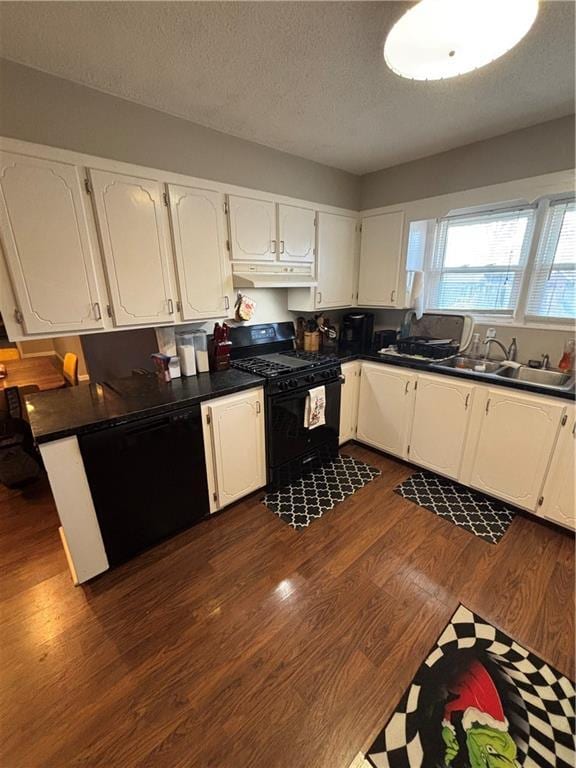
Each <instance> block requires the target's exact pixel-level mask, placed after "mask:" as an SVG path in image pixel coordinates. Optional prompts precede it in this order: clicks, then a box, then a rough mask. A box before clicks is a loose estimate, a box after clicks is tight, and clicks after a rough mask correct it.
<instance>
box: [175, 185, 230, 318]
mask: <svg viewBox="0 0 576 768" xmlns="http://www.w3.org/2000/svg"><path fill="white" fill-rule="evenodd" d="M168 190H169V192H168V195H169V200H170V213H171V217H172V234H173V237H174V251H175V254H176V267H177V274H178V284H179V288H180V311H181V315H182V319H183V320H201V319H204V318H210V317H224V316H226V315H227V312H228V310H229V309H230V297H231V293H232V276H231V271H230V262H229V260H228V253H227V252H226V219H225V215H224V195H223V194H222V193H221V192H214V191H212V190H207V189H195V188H193V187H182V186H175V185H172V184H170V185H169V186H168Z"/></svg>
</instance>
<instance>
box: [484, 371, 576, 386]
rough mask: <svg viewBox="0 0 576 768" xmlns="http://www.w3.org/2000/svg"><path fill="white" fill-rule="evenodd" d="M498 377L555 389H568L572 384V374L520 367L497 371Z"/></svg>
mask: <svg viewBox="0 0 576 768" xmlns="http://www.w3.org/2000/svg"><path fill="white" fill-rule="evenodd" d="M497 375H498V376H502V377H503V378H506V379H514V380H515V381H523V382H526V383H527V384H537V385H538V386H541V387H555V388H557V389H569V388H570V387H571V386H572V385H573V384H574V374H573V373H564V372H563V371H551V370H548V369H547V368H530V367H529V366H527V365H521V366H520V367H519V368H503V369H502V370H501V371H498V373H497Z"/></svg>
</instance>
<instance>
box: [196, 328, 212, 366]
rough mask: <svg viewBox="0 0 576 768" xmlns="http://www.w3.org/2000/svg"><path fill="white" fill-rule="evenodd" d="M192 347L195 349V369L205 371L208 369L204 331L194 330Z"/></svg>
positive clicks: (206, 339)
mask: <svg viewBox="0 0 576 768" xmlns="http://www.w3.org/2000/svg"><path fill="white" fill-rule="evenodd" d="M194 349H195V350H196V370H197V371H198V373H205V372H206V371H209V370H210V360H209V358H208V335H207V334H206V331H194Z"/></svg>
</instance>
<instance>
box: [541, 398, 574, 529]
mask: <svg viewBox="0 0 576 768" xmlns="http://www.w3.org/2000/svg"><path fill="white" fill-rule="evenodd" d="M563 421H564V423H563V424H562V428H561V430H560V435H559V436H558V442H557V443H556V448H555V450H554V453H553V454H552V460H551V462H550V469H549V470H548V475H547V477H546V482H545V483H544V489H543V491H542V496H541V506H539V507H538V509H537V511H538V514H540V515H542V517H545V518H546V519H547V520H552V522H554V523H560V524H561V525H565V526H566V527H567V528H571V529H572V530H575V529H576V501H575V499H574V473H575V471H576V408H574V406H568V414H567V416H566V419H565V420H564V419H563Z"/></svg>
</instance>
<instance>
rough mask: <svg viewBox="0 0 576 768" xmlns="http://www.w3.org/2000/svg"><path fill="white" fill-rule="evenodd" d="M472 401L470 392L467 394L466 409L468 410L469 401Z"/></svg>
mask: <svg viewBox="0 0 576 768" xmlns="http://www.w3.org/2000/svg"><path fill="white" fill-rule="evenodd" d="M469 402H470V392H468V394H467V395H466V402H465V403H464V410H465V411H467V410H468V403H469Z"/></svg>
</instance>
